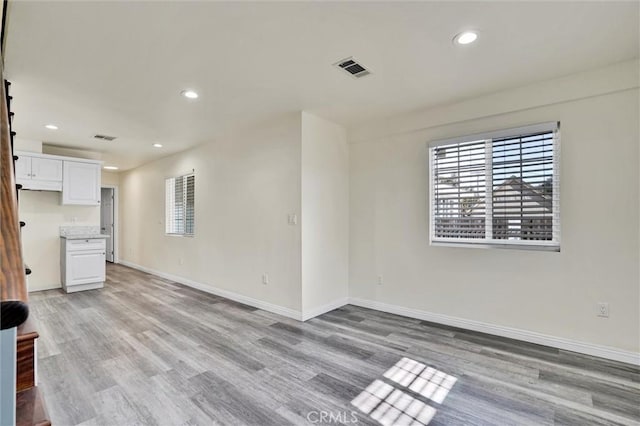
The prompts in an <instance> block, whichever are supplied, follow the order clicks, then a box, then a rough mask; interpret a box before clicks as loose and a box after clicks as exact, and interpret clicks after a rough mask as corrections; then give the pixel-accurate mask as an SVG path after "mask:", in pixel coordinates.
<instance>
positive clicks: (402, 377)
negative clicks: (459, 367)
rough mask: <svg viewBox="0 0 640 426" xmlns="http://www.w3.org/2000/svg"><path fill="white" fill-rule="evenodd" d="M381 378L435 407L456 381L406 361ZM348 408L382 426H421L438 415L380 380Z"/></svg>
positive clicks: (432, 369) (404, 359) (449, 376)
mask: <svg viewBox="0 0 640 426" xmlns="http://www.w3.org/2000/svg"><path fill="white" fill-rule="evenodd" d="M384 377H385V378H387V379H388V380H390V381H393V382H395V383H397V384H398V385H400V386H401V387H405V388H408V389H410V390H411V391H413V392H415V393H416V394H418V395H421V396H422V397H424V398H427V399H430V400H431V401H434V402H436V403H438V404H442V402H443V401H444V399H445V398H446V397H447V394H448V393H449V391H450V390H451V388H452V387H453V385H454V384H455V383H456V381H457V380H458V379H457V378H456V377H454V376H451V375H449V374H446V373H444V372H442V371H439V370H436V369H435V368H432V367H427V366H426V365H425V364H422V363H420V362H418V361H415V360H413V359H410V358H406V357H405V358H402V359H401V360H400V361H398V362H397V363H396V364H395V365H394V366H393V367H391V368H390V369H389V370H387V371H386V372H385V373H384ZM351 404H353V405H354V406H355V407H357V408H358V409H359V410H360V411H362V412H363V413H365V414H367V415H369V416H370V417H371V418H372V419H374V420H376V421H378V422H379V423H380V424H382V425H383V426H402V425H412V426H424V425H427V424H429V422H431V420H432V419H433V416H435V414H436V411H437V410H436V409H435V408H433V407H431V406H429V405H427V404H426V403H424V402H422V401H420V400H418V399H416V398H414V397H413V396H411V395H410V394H408V393H406V392H404V391H403V390H400V389H398V388H396V387H394V386H392V385H390V384H388V383H385V382H384V381H382V380H375V381H374V382H373V383H371V384H370V385H369V386H368V387H367V388H366V389H365V390H364V391H362V392H361V393H360V394H359V395H358V396H357V397H356V398H355V399H354V400H353V401H351Z"/></svg>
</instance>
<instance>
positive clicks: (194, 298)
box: [30, 265, 640, 426]
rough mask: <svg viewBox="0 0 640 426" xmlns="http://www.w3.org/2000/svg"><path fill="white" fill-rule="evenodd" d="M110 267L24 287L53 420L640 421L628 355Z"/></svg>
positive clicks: (638, 391) (635, 374)
mask: <svg viewBox="0 0 640 426" xmlns="http://www.w3.org/2000/svg"><path fill="white" fill-rule="evenodd" d="M107 276H108V280H107V283H106V285H105V288H104V289H101V290H92V291H86V292H80V293H75V294H64V293H62V292H61V291H59V290H50V291H46V292H40V293H33V294H32V295H31V305H30V306H31V309H32V312H33V315H34V317H35V318H36V320H37V321H38V323H39V325H38V330H39V332H40V336H41V337H40V339H39V341H38V351H39V380H40V385H41V388H42V389H43V392H44V396H45V400H46V403H47V406H48V408H49V411H50V415H51V417H52V420H53V424H54V425H58V426H62V425H65V426H66V425H80V424H81V425H87V426H88V425H118V426H120V425H213V424H220V425H245V424H246V425H260V426H263V425H286V424H295V425H304V424H336V423H344V424H359V425H376V424H383V425H392V424H398V425H399V424H415V425H421V424H422V425H424V424H431V425H463V424H464V425H552V424H561V425H640V369H638V368H636V367H633V366H630V365H626V364H621V363H616V362H612V361H606V360H601V359H596V358H593V357H589V356H584V355H579V354H575V353H570V352H565V351H561V350H557V349H553V348H548V347H543V346H538V345H533V344H527V343H522V342H517V341H514V340H510V339H504V338H498V337H494V336H489V335H485V334H481V333H475V332H469V331H464V330H459V329H454V328H450V327H444V326H439V325H436V324H432V323H427V322H424V321H420V320H415V319H410V318H405V317H400V316H396V315H391V314H386V313H381V312H377V311H373V310H369V309H363V308H358V307H354V306H345V307H343V308H341V309H338V310H335V311H333V312H330V313H327V314H325V315H322V316H321V317H318V318H315V319H312V320H309V321H307V322H306V323H300V322H297V321H294V320H290V319H287V318H284V317H281V316H278V315H275V314H271V313H269V312H265V311H261V310H257V309H254V308H252V307H248V306H244V305H241V304H238V303H235V302H233V301H229V300H226V299H223V298H220V297H216V296H212V295H209V294H206V293H202V292H199V291H196V290H193V289H190V288H188V287H184V286H182V285H179V284H176V283H172V282H170V281H167V280H164V279H161V278H157V277H154V276H152V275H148V274H145V273H142V272H139V271H136V270H133V269H129V268H126V267H123V266H119V265H109V267H108V270H107ZM394 366H395V367H394ZM352 401H354V403H353V404H352ZM354 404H355V405H354ZM358 407H359V408H358Z"/></svg>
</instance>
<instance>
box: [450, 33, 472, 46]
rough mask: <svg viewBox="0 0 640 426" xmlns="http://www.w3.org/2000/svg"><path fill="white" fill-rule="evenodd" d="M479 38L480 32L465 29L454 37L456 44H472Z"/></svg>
mask: <svg viewBox="0 0 640 426" xmlns="http://www.w3.org/2000/svg"><path fill="white" fill-rule="evenodd" d="M477 39H478V33H476V32H474V31H464V32H461V33H460V34H458V35H457V36H455V37H454V38H453V42H454V43H456V44H470V43H473V42H474V41H476V40H477Z"/></svg>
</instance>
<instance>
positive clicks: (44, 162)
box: [31, 157, 62, 182]
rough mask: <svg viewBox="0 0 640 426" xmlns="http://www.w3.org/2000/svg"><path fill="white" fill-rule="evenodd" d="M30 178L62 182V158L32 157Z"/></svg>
mask: <svg viewBox="0 0 640 426" xmlns="http://www.w3.org/2000/svg"><path fill="white" fill-rule="evenodd" d="M31 178H32V179H37V180H46V181H54V182H62V160H51V159H49V158H39V157H33V158H32V159H31Z"/></svg>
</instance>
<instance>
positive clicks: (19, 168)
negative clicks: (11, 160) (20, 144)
mask: <svg viewBox="0 0 640 426" xmlns="http://www.w3.org/2000/svg"><path fill="white" fill-rule="evenodd" d="M29 179H31V157H27V156H24V155H19V156H18V159H17V160H16V181H18V183H20V181H24V180H29Z"/></svg>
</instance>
